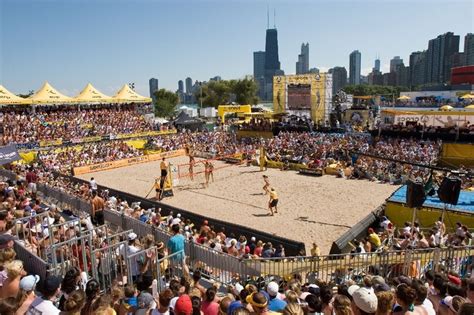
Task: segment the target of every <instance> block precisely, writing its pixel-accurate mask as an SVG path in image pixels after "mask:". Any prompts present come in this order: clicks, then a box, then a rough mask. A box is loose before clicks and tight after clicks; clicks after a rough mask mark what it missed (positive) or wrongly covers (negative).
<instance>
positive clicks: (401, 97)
mask: <svg viewBox="0 0 474 315" xmlns="http://www.w3.org/2000/svg"><path fill="white" fill-rule="evenodd" d="M409 99H411V98H410V96H406V95H402V96H400V97H399V98H397V100H400V101H407V100H409Z"/></svg>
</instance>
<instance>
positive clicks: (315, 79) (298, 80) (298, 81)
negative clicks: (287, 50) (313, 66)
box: [273, 73, 330, 122]
mask: <svg viewBox="0 0 474 315" xmlns="http://www.w3.org/2000/svg"><path fill="white" fill-rule="evenodd" d="M327 81H328V77H327V74H326V73H321V74H305V75H282V76H274V77H273V111H274V112H275V113H284V112H287V111H289V110H291V108H289V106H288V86H289V85H308V86H309V88H310V95H311V119H312V120H313V121H315V122H324V120H325V117H326V116H327V113H326V94H327V92H328V91H327V89H326V87H327V86H328V83H330V81H329V82H327ZM329 95H330V94H329Z"/></svg>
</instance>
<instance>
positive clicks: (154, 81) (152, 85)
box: [148, 78, 158, 101]
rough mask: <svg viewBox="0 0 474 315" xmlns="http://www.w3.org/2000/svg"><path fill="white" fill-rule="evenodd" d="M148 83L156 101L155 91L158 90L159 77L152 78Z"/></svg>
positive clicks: (152, 96)
mask: <svg viewBox="0 0 474 315" xmlns="http://www.w3.org/2000/svg"><path fill="white" fill-rule="evenodd" d="M148 85H149V87H150V97H151V98H152V99H153V101H155V92H156V91H158V79H155V78H151V79H150V80H149V81H148Z"/></svg>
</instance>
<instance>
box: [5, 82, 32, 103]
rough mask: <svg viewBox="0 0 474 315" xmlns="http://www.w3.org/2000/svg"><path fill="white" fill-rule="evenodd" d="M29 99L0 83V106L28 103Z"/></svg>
mask: <svg viewBox="0 0 474 315" xmlns="http://www.w3.org/2000/svg"><path fill="white" fill-rule="evenodd" d="M28 104H31V101H30V100H29V99H27V98H23V97H19V96H16V95H15V94H13V93H12V92H10V91H8V90H7V89H6V88H5V87H4V86H3V85H0V106H1V105H28Z"/></svg>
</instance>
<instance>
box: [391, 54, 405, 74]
mask: <svg viewBox="0 0 474 315" xmlns="http://www.w3.org/2000/svg"><path fill="white" fill-rule="evenodd" d="M401 64H403V59H401V58H400V56H395V57H393V58H392V59H391V60H390V72H395V71H396V69H397V66H398V65H401Z"/></svg>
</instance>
